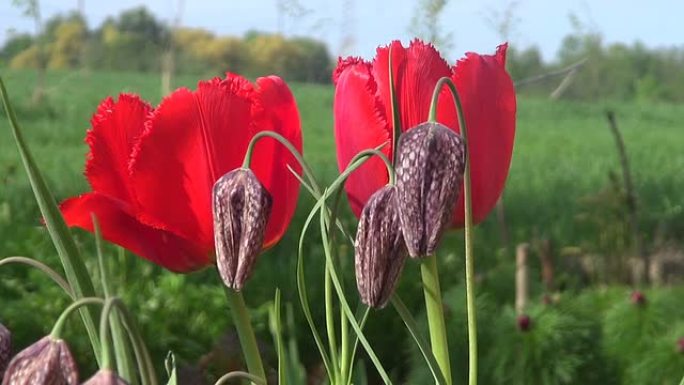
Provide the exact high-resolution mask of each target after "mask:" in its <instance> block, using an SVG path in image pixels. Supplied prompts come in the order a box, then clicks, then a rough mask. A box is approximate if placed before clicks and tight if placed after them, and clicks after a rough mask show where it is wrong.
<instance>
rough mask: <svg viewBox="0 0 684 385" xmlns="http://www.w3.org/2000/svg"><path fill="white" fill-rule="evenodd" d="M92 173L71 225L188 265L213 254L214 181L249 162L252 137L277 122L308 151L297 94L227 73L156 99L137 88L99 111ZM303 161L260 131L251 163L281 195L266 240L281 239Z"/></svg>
mask: <svg viewBox="0 0 684 385" xmlns="http://www.w3.org/2000/svg"><path fill="white" fill-rule="evenodd" d="M91 124H92V128H91V129H90V130H89V131H88V133H87V136H86V142H87V143H88V145H89V147H90V152H89V153H88V155H87V160H86V166H85V175H86V177H87V179H88V181H89V183H90V186H91V187H92V192H89V193H86V194H83V195H81V196H78V197H75V198H71V199H68V200H66V201H65V202H64V203H62V205H61V209H62V213H63V215H64V218H65V220H66V222H67V224H68V225H69V226H76V227H81V228H84V229H86V230H88V231H93V225H92V220H91V213H93V214H95V215H96V216H97V219H98V221H99V224H100V227H101V229H102V235H103V237H104V238H105V239H107V240H109V241H111V242H113V243H116V244H118V245H121V246H123V247H124V248H126V249H128V250H131V251H132V252H134V253H135V254H138V255H140V256H142V257H144V258H146V259H148V260H150V261H152V262H154V263H156V264H158V265H160V266H163V267H165V268H167V269H169V270H172V271H176V272H188V271H192V270H196V269H199V268H202V267H204V266H206V265H209V264H212V263H213V257H212V254H213V252H214V233H213V223H214V222H213V218H212V202H211V200H212V188H213V186H214V183H215V182H216V180H217V179H218V178H219V177H221V176H222V175H224V174H226V173H227V172H229V171H231V170H233V169H236V168H239V167H240V166H241V165H242V162H243V158H244V156H245V152H246V150H247V146H248V144H249V141H250V140H251V138H252V137H253V136H254V135H255V134H256V133H257V132H260V131H266V130H270V131H275V132H277V133H279V134H281V135H282V136H284V137H285V138H286V139H288V140H289V141H290V142H291V143H292V144H293V145H294V146H295V148H296V149H297V150H298V151H300V152H301V150H302V135H301V128H300V120H299V113H298V111H297V106H296V104H295V100H294V97H293V96H292V93H291V92H290V89H289V88H288V87H287V85H286V84H285V82H284V81H283V80H282V79H280V78H278V77H276V76H269V77H264V78H259V79H257V81H256V84H255V85H252V84H251V83H250V82H249V81H247V80H246V79H244V78H242V77H240V76H238V75H234V74H227V75H226V78H225V79H219V78H215V79H212V80H209V81H203V82H200V83H199V85H198V88H197V90H196V91H191V90H188V89H185V88H181V89H178V90H176V91H175V92H173V93H172V94H171V95H169V96H168V97H166V98H165V99H164V100H163V101H162V102H161V104H160V105H159V107H157V108H156V109H153V108H151V107H150V106H149V105H148V104H147V103H145V102H144V101H142V100H141V99H140V98H138V97H137V96H133V95H127V94H122V95H120V96H119V98H118V99H117V100H114V99H112V98H108V99H106V100H104V101H103V102H102V103H101V104H100V106H99V107H98V109H97V112H96V113H95V115H94V116H93V119H92V121H91ZM288 165H289V166H290V167H292V168H293V169H294V170H295V171H297V172H301V168H300V165H299V164H298V163H297V162H296V160H295V159H294V157H293V156H292V155H291V154H290V153H289V152H288V151H287V149H286V148H285V147H283V146H282V145H281V144H280V143H278V142H277V141H276V140H274V139H272V138H263V139H261V140H260V141H259V142H258V144H257V145H256V148H255V150H254V156H253V158H252V162H251V169H252V170H253V172H254V174H255V175H256V176H257V178H258V179H259V181H260V182H261V184H263V186H264V187H265V188H266V189H267V190H268V191H269V193H270V194H271V196H272V198H273V207H272V210H271V215H270V217H269V220H268V224H267V226H266V233H265V236H264V241H263V246H264V247H269V246H271V245H273V244H275V243H276V242H277V241H278V240H279V239H280V238H281V237H282V235H283V233H284V232H285V229H286V228H287V226H288V224H289V222H290V220H291V218H292V215H293V214H294V209H295V205H296V203H297V195H298V193H299V181H298V180H297V178H296V177H294V176H293V175H291V173H290V171H289V170H288V168H287V167H288Z"/></svg>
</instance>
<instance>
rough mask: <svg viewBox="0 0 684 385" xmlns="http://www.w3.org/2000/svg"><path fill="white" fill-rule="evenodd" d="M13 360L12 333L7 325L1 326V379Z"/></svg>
mask: <svg viewBox="0 0 684 385" xmlns="http://www.w3.org/2000/svg"><path fill="white" fill-rule="evenodd" d="M11 358H12V333H10V331H9V329H7V328H6V327H5V325H3V324H0V379H2V375H3V374H4V373H5V368H6V367H7V364H9V362H10V359H11Z"/></svg>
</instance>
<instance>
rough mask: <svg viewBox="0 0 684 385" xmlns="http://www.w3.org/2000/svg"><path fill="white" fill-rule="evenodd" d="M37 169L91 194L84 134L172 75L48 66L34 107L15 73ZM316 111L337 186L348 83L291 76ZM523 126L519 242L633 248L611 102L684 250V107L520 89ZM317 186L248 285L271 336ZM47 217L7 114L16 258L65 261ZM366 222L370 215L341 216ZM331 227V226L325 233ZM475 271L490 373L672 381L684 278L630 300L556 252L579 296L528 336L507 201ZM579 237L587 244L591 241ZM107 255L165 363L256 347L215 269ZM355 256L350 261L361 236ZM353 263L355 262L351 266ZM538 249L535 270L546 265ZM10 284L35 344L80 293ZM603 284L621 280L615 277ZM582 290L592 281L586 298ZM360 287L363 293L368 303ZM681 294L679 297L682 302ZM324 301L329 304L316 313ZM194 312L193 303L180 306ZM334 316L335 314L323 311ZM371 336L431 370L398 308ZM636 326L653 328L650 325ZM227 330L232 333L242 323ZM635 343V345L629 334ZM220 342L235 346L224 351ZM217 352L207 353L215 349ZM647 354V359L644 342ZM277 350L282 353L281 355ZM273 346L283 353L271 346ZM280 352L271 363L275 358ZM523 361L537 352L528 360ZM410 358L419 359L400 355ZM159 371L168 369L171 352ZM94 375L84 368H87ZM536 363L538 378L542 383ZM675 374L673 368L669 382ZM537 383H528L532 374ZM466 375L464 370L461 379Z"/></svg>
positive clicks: (395, 362) (658, 221)
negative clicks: (618, 179) (103, 104)
mask: <svg viewBox="0 0 684 385" xmlns="http://www.w3.org/2000/svg"><path fill="white" fill-rule="evenodd" d="M2 76H3V78H4V79H5V81H6V83H7V86H8V88H9V91H10V93H11V96H12V98H13V100H14V103H15V106H16V108H17V109H18V115H19V116H18V117H19V119H20V121H21V123H22V125H23V128H24V131H25V133H26V136H27V140H28V142H29V144H30V146H31V148H32V150H33V152H34V154H35V156H36V158H37V161H38V164H39V165H40V167H41V169H42V171H43V172H44V174H45V175H46V177H47V179H48V183H49V185H50V187H51V189H52V190H53V193H54V194H55V195H56V197H57V198H58V199H63V198H66V197H69V196H73V195H75V194H78V193H80V192H84V191H86V190H87V189H88V186H87V183H86V181H85V179H84V177H83V176H82V170H83V163H84V155H85V152H86V150H87V148H86V146H85V144H84V143H83V138H84V134H85V130H86V129H87V128H88V127H89V123H88V122H89V119H90V116H91V114H92V113H93V112H94V111H95V108H96V107H97V105H98V103H99V101H100V100H101V99H102V98H104V97H106V96H108V95H116V94H118V93H119V92H135V93H139V94H141V95H142V96H143V97H145V98H146V99H147V100H149V101H150V102H151V103H153V104H156V103H157V102H158V101H159V99H160V82H159V78H158V76H156V75H155V76H151V75H149V74H147V75H145V74H137V73H124V72H92V71H52V72H48V78H47V82H46V84H47V88H46V95H47V96H46V98H45V99H44V101H43V103H42V104H39V105H34V104H31V102H30V99H31V92H32V88H33V83H34V81H35V79H34V77H35V73H34V72H33V71H29V70H23V71H14V70H11V71H6V70H2ZM197 79H198V77H197V76H180V77H177V78H176V84H175V85H176V86H187V87H191V88H194V86H195V84H196V81H197ZM292 88H293V91H294V93H295V96H296V98H297V100H298V104H299V108H300V113H301V116H302V122H303V129H304V143H305V158H306V159H307V161H309V162H311V164H312V167H313V168H314V170H315V172H316V173H317V174H318V176H319V177H320V178H321V180H323V181H330V180H331V179H332V178H333V177H334V174H335V172H336V170H337V169H336V163H335V155H334V154H335V150H334V142H333V136H332V124H333V123H332V112H331V105H332V98H333V93H332V88H331V87H330V86H327V85H310V84H297V83H295V84H292ZM518 104H519V109H518V125H517V127H518V132H517V136H516V146H515V150H514V157H513V163H512V166H511V173H510V177H509V181H508V185H507V189H506V191H505V194H504V202H505V218H506V223H507V226H508V230H509V233H510V243H511V244H512V245H515V244H517V243H520V242H530V241H534V240H537V239H542V238H548V239H551V240H552V241H553V242H554V244H555V245H556V246H557V247H556V248H557V249H558V250H562V249H573V250H576V251H575V253H579V254H585V253H586V254H592V255H594V256H595V257H594V258H595V259H596V260H597V261H598V263H599V264H600V262H601V260H603V259H606V258H609V257H612V256H616V255H618V256H621V255H623V254H624V253H625V252H626V250H627V247H626V246H625V245H626V244H627V243H628V240H627V238H628V236H629V235H628V233H627V231H626V230H625V227H626V226H625V213H624V208H623V207H622V206H623V205H622V204H621V202H622V201H621V199H622V198H621V195H620V194H621V192H620V190H619V188H617V189H616V188H614V185H613V184H612V183H611V179H610V177H609V175H610V173H611V172H616V173H618V175H619V161H618V158H617V154H616V151H615V145H614V143H613V138H612V136H611V134H610V132H609V130H608V128H607V125H606V122H605V118H604V111H605V110H606V109H612V110H614V111H615V112H616V115H617V119H618V124H619V125H620V128H621V130H622V133H623V135H624V138H625V142H626V146H627V150H628V154H629V156H630V160H631V164H632V170H633V173H634V179H635V185H636V190H637V191H636V192H637V195H638V199H639V201H638V202H639V209H640V215H641V217H640V218H641V223H640V224H641V231H642V236H643V237H644V239H645V244H646V245H647V250H648V252H649V253H651V252H654V251H656V250H657V248H658V247H659V245H660V244H662V243H668V244H674V245H681V242H682V238H683V237H684V195H683V194H682V191H683V190H684V179H682V178H681V170H682V169H683V168H684V153H682V151H681V148H683V147H684V135H682V134H681V131H680V129H681V123H680V117H681V116H682V115H683V114H684V107H682V106H678V105H672V104H662V103H661V104H656V103H649V102H638V103H637V102H610V101H601V102H594V103H586V102H577V101H555V102H551V101H548V100H546V99H542V98H533V97H520V98H519V100H518ZM311 204H312V202H311V199H308V198H307V197H306V196H305V194H304V193H302V199H300V206H299V209H298V213H297V215H296V217H295V220H294V221H293V223H292V225H291V227H290V231H289V232H288V234H287V235H286V236H285V238H284V239H283V240H282V241H281V242H280V244H279V245H278V246H276V247H275V248H273V249H272V250H270V251H268V252H267V253H265V254H264V255H263V256H262V257H261V259H260V262H259V264H258V266H257V269H256V272H255V275H254V277H253V279H252V281H251V282H250V283H249V284H248V285H247V288H246V292H245V295H246V298H247V301H248V303H249V304H250V305H252V306H253V308H254V313H253V315H254V320H255V323H256V324H257V328H258V330H259V333H260V336H261V338H262V340H263V342H264V343H265V344H266V345H267V346H271V340H270V336H269V334H268V328H267V325H266V318H265V313H266V309H265V308H264V307H263V306H259V305H260V304H263V303H264V302H265V301H269V300H270V299H271V298H272V295H273V291H274V289H275V286H276V285H277V286H280V287H281V289H282V290H283V295H284V300H285V302H289V303H291V304H292V310H293V312H292V313H293V315H294V317H295V319H296V320H299V319H301V315H300V311H299V304H298V301H297V297H296V291H295V285H294V282H293V279H292V276H293V272H294V257H295V256H294V250H296V240H297V237H298V235H299V231H300V229H301V226H302V222H303V219H304V218H303V217H304V216H305V215H306V214H307V213H308V210H309V209H310V207H311ZM39 219H40V215H39V212H38V208H37V207H36V204H35V202H34V199H33V196H32V193H31V190H30V186H29V184H28V181H27V178H26V175H25V173H24V171H23V169H22V166H21V164H20V161H19V157H18V155H17V152H16V149H15V147H14V143H13V141H12V138H11V135H10V132H9V129H8V127H7V122H6V120H5V119H4V117H3V118H2V119H0V256H9V255H29V256H33V257H36V258H39V259H41V260H43V261H46V262H47V263H49V264H51V265H52V266H55V267H56V266H58V264H57V259H56V257H55V255H54V254H55V252H54V249H53V247H52V245H51V243H50V241H49V238H48V237H47V235H46V233H45V230H44V229H43V228H42V227H41V225H40V220H39ZM343 219H344V221H345V222H346V223H348V224H349V225H350V227H351V226H353V225H354V223H355V222H354V221H355V220H354V219H353V218H352V216H351V215H350V214H349V213H348V210H347V213H346V215H345V216H344V217H343ZM75 233H76V235H77V237H78V240H79V244H80V247H81V248H82V250H83V252H84V255H86V256H88V257H89V258H88V262H89V263H90V264H93V265H94V263H95V260H94V240H93V237H92V236H91V235H90V234H87V233H85V232H81V231H75ZM314 236H315V233H314ZM476 242H477V243H476V249H477V250H476V251H477V270H478V274H479V276H480V284H479V289H480V299H479V301H480V306H481V308H482V310H481V312H480V314H481V316H480V317H481V324H480V328H479V329H480V333H481V335H482V337H481V339H482V347H481V352H482V356H481V357H482V360H483V373H485V374H483V375H485V377H483V382H482V383H514V384H530V383H531V384H561V383H582V384H610V383H615V384H665V383H668V384H669V383H674V382H675V381H678V380H679V376H681V374H682V372H683V370H682V368H684V355H682V354H680V353H678V352H677V350H676V342H677V338H680V337H682V336H684V314H683V313H682V311H681V309H682V307H681V298H682V294H684V293H682V288H681V287H674V288H661V289H653V290H649V291H646V297H647V298H648V301H647V303H646V305H645V306H639V305H635V304H632V303H631V302H630V301H629V292H630V289H629V288H627V287H626V286H619V285H616V286H613V287H612V288H610V289H604V288H600V285H594V286H591V287H588V286H587V283H588V282H587V281H586V280H585V281H583V280H582V279H579V278H578V277H580V276H581V275H582V271H580V270H579V268H578V267H576V265H577V264H576V263H574V264H573V260H572V258H573V257H568V256H565V255H562V253H560V252H559V253H557V254H556V255H555V258H556V263H557V265H558V266H564V265H569V266H574V267H570V268H565V269H564V268H562V267H561V268H559V271H558V272H557V276H558V282H559V283H562V284H563V285H564V289H565V291H563V293H562V294H560V295H559V297H558V298H557V299H556V300H555V302H554V303H555V304H554V305H551V306H547V305H541V304H535V305H533V306H531V308H530V311H529V312H530V315H531V317H532V319H533V327H532V329H531V330H530V331H529V332H528V333H522V332H520V331H518V330H517V329H516V323H515V322H516V321H515V313H514V312H513V310H512V308H511V305H512V302H513V291H514V290H513V289H514V284H513V279H514V271H515V266H514V262H513V261H514V257H513V254H512V252H511V251H510V250H508V249H506V248H505V247H504V244H503V243H502V242H501V237H500V234H499V227H498V223H497V221H496V216H495V214H494V213H492V215H490V218H489V219H488V220H487V221H486V222H485V223H483V224H482V225H481V226H480V227H478V229H477V231H476ZM309 245H310V247H309V249H307V258H308V261H309V262H308V269H309V273H310V279H311V281H310V282H311V283H310V286H311V288H312V290H311V292H312V293H311V300H312V302H314V303H316V301H317V300H320V299H321V297H322V294H321V291H322V290H316V287H317V286H316V284H320V285H322V278H321V274H319V273H320V269H321V266H322V264H321V259H322V252H321V250H320V249H319V248H320V246H319V244H318V243H316V241H315V240H314V239H312V240H311V241H310V242H309ZM461 250H462V234H461V233H460V232H453V233H451V234H450V235H449V236H448V239H447V240H446V242H445V244H444V245H443V247H442V250H441V251H440V258H441V270H440V271H441V272H442V274H443V279H442V282H443V285H444V286H445V287H450V288H451V289H450V291H449V294H448V295H447V300H446V301H447V307H448V309H449V312H448V314H449V318H450V322H451V325H458V326H452V327H451V329H450V330H451V331H452V332H453V333H454V335H453V337H451V341H452V349H454V350H455V351H458V352H460V354H457V355H455V356H454V358H453V360H454V367H455V372H456V373H458V375H457V377H460V376H462V375H463V374H464V373H465V366H464V365H465V363H466V361H465V356H466V349H465V346H466V342H465V328H464V327H463V325H464V324H465V317H464V306H463V301H464V297H463V288H462V287H461V284H462V278H461V277H462V276H463V273H462V266H461V265H462V259H461V255H462V252H461ZM577 250H579V251H577ZM107 252H108V256H109V257H110V260H111V263H112V265H113V266H114V270H115V272H116V275H117V277H118V279H117V283H118V286H119V290H120V292H121V294H122V296H123V297H124V299H125V300H126V302H127V303H129V304H130V307H131V309H132V310H133V312H134V313H135V314H136V316H137V317H138V319H139V321H140V323H141V324H142V325H143V329H144V331H145V333H146V337H147V341H148V342H149V344H150V346H151V348H152V349H153V352H154V355H155V358H156V361H157V362H158V363H161V362H162V360H163V357H164V356H165V354H166V352H167V351H168V350H173V351H175V352H177V353H178V355H179V357H180V358H181V360H182V361H184V362H187V363H189V364H194V363H197V362H198V361H202V362H203V363H204V364H205V365H206V366H207V367H209V368H212V370H214V373H219V372H223V371H225V370H224V369H226V366H231V365H235V363H236V360H239V357H240V353H239V350H237V347H236V345H235V344H226V343H225V342H223V343H220V341H221V336H222V335H223V334H224V333H225V332H226V331H227V330H228V328H229V326H230V317H229V313H228V309H227V307H226V304H225V299H224V298H223V295H222V289H221V285H220V283H219V280H218V279H217V275H216V274H215V272H213V271H212V270H211V269H207V270H205V271H202V272H199V273H194V274H190V275H185V276H184V275H174V274H171V273H168V272H166V271H162V270H161V269H159V268H157V267H154V266H152V265H151V264H149V263H147V262H145V261H142V260H139V259H137V258H136V257H134V256H132V255H120V253H119V251H118V250H116V248H114V247H109V248H108V250H107ZM342 252H343V253H344V254H345V255H349V256H350V257H351V254H350V251H349V250H348V249H343V250H342ZM350 262H351V261H350ZM536 265H537V263H536V261H535V262H533V263H532V269H533V272H536V271H537V270H538V268H537V266H536ZM345 269H346V274H347V277H346V278H347V279H348V280H349V281H350V282H349V285H348V287H349V288H353V287H354V284H353V283H352V281H351V280H353V274H352V271H351V263H349V264H348V265H347V266H345ZM416 272H417V265H416V264H415V263H409V264H408V265H407V267H406V269H405V273H404V276H403V278H402V281H401V287H400V293H401V295H402V296H403V297H404V299H405V301H406V302H407V303H408V304H409V306H411V307H412V309H413V310H415V312H416V314H418V313H419V312H420V310H419V309H420V308H421V306H422V305H421V304H420V302H419V301H418V300H419V299H420V298H421V296H422V293H421V292H420V290H419V280H418V279H417V277H416V275H417V274H416ZM1 274H2V279H1V280H0V298H2V306H1V307H0V322H3V323H4V324H6V325H8V326H9V327H10V328H11V329H12V330H13V331H14V333H15V336H16V338H17V346H18V347H23V346H25V345H27V344H28V343H29V342H31V341H34V340H35V339H37V338H38V337H39V336H41V335H44V334H46V333H47V332H48V331H49V330H50V328H51V326H52V322H53V321H54V319H55V318H56V316H57V315H58V314H59V312H60V311H61V310H62V309H63V307H64V306H65V305H66V303H67V299H66V297H65V296H63V295H61V294H59V292H58V290H57V289H56V288H55V287H54V286H53V285H52V284H51V283H50V282H47V280H45V279H44V278H43V277H42V276H41V275H40V274H39V273H36V272H32V271H30V270H28V269H26V268H24V267H11V268H3V269H2V272H1ZM532 277H533V282H532V287H533V292H532V293H533V295H532V302H534V303H536V302H541V301H540V298H541V295H542V289H541V285H540V284H539V279H538V278H537V277H538V274H535V273H533V274H532ZM592 279H595V280H597V281H598V282H599V283H603V282H607V281H613V282H615V283H618V284H621V283H624V281H623V280H622V279H621V278H620V277H605V276H603V275H601V274H599V273H597V275H596V276H594V277H592ZM577 292H580V293H581V294H579V295H575V293H577ZM355 296H356V294H354V293H353V292H352V291H351V290H350V298H355ZM678 301H679V302H678ZM314 310H315V311H317V312H320V311H322V309H320V308H318V309H314ZM179 315H185V316H182V317H181V316H179ZM316 316H318V319H319V320H320V319H322V318H321V316H322V315H321V314H317V315H316ZM73 325H74V327H72V329H71V330H70V333H69V335H68V338H69V339H70V341H73V342H74V344H75V345H76V350H77V351H78V352H79V354H78V356H79V360H80V361H81V362H82V363H83V367H84V368H88V367H90V368H92V367H93V362H92V359H91V355H90V354H89V353H88V352H87V342H86V340H85V338H83V337H82V334H83V333H82V331H81V329H80V325H78V323H77V322H73ZM295 325H296V328H295V329H296V333H297V340H298V341H299V345H300V346H299V348H300V351H301V359H302V361H303V362H304V363H305V364H306V365H307V366H309V367H315V366H316V365H317V362H318V361H317V358H318V357H317V355H316V353H315V348H314V346H313V343H312V341H311V338H309V334H308V329H307V326H306V324H305V323H304V322H296V323H295ZM368 330H369V333H368V335H369V336H370V338H371V339H372V340H373V341H374V342H375V343H376V344H377V350H378V352H379V354H380V356H381V359H382V360H383V361H384V362H385V363H386V366H387V367H388V368H390V369H391V372H392V375H393V376H396V378H409V379H412V381H411V382H410V383H425V382H424V380H420V379H421V378H424V377H422V376H424V375H425V373H424V372H423V366H422V364H421V363H420V361H419V360H418V357H417V352H415V351H413V350H412V348H411V341H410V340H409V338H408V335H407V333H406V332H405V330H404V329H403V326H402V325H401V323H400V321H399V320H398V319H397V317H396V316H395V314H394V312H393V310H391V309H387V310H384V311H380V312H374V313H373V314H372V317H371V321H370V323H369V325H368ZM636 330H640V331H639V332H637V331H636ZM227 338H229V340H230V339H231V338H232V339H234V336H231V335H229V336H228V337H227ZM626 341H632V342H633V343H628V342H626ZM217 343H220V344H221V348H220V349H214V348H213V346H214V345H215V344H217ZM212 349H213V353H212V354H209V353H210V352H212ZM646 351H647V352H648V354H647V355H646V356H647V357H648V358H649V359H648V360H643V359H642V357H644V355H643V354H645V353H643V352H646ZM271 353H272V352H271ZM267 356H268V354H267ZM270 357H271V358H270V359H269V360H268V361H269V362H270V363H271V364H273V363H274V362H275V361H274V360H273V355H272V354H271V356H270ZM517 357H524V364H521V363H520V362H523V361H517V360H516V358H517ZM406 362H409V363H411V365H402V364H403V363H406ZM159 367H160V368H161V365H159ZM85 371H86V370H85V369H84V372H85ZM530 373H533V375H534V376H537V377H534V378H535V379H534V380H530V378H531V377H530V376H531V374H530ZM661 377H662V378H661ZM524 379H527V382H525V380H524ZM459 383H462V381H461V382H459Z"/></svg>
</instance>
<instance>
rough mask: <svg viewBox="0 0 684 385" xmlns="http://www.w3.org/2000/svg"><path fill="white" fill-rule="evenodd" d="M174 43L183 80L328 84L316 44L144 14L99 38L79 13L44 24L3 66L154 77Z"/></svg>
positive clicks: (14, 42)
mask: <svg viewBox="0 0 684 385" xmlns="http://www.w3.org/2000/svg"><path fill="white" fill-rule="evenodd" d="M39 42H40V43H41V44H43V45H42V47H44V48H43V49H44V51H45V52H44V54H43V55H41V53H40V48H39V47H40V44H39ZM171 43H173V45H174V51H175V55H176V64H175V67H176V71H177V72H179V73H201V74H205V73H216V74H220V73H222V72H225V71H231V72H239V73H241V74H246V75H248V76H259V75H265V74H279V75H280V76H282V77H284V78H285V79H287V80H292V81H302V82H319V83H320V82H329V81H330V73H331V70H332V60H331V58H330V54H329V52H328V48H327V46H326V45H325V44H324V43H322V42H320V41H317V40H315V39H311V38H304V37H295V38H288V37H284V36H282V35H279V34H267V33H261V32H256V31H252V32H248V33H247V34H246V35H245V36H243V37H233V36H217V35H215V34H213V33H211V32H209V31H207V30H204V29H198V28H197V29H196V28H182V27H181V28H178V29H171V28H169V26H168V25H167V24H165V23H163V22H161V21H160V20H158V19H157V18H156V17H155V16H154V15H153V14H151V13H150V12H149V11H148V10H147V9H146V8H144V7H139V8H134V9H130V10H126V11H123V12H122V13H121V14H119V15H118V16H117V17H111V18H108V19H106V20H105V21H104V22H103V23H102V25H100V26H99V27H97V28H96V29H94V30H90V29H89V28H88V25H87V23H86V20H85V19H84V18H83V17H82V15H81V14H79V13H78V12H74V13H71V14H68V15H57V16H54V17H52V18H51V19H49V20H46V22H45V24H44V28H43V32H42V34H41V36H34V35H30V34H25V33H22V34H14V35H12V36H10V38H9V39H7V41H6V42H5V45H4V46H3V47H2V48H1V49H0V65H3V66H9V67H10V68H37V67H38V66H39V64H40V60H41V57H42V56H45V59H43V60H47V68H49V69H74V68H90V69H96V70H112V71H142V72H156V71H159V70H160V67H161V58H162V54H163V53H164V52H165V50H167V49H168V47H169V45H170V44H171Z"/></svg>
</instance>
